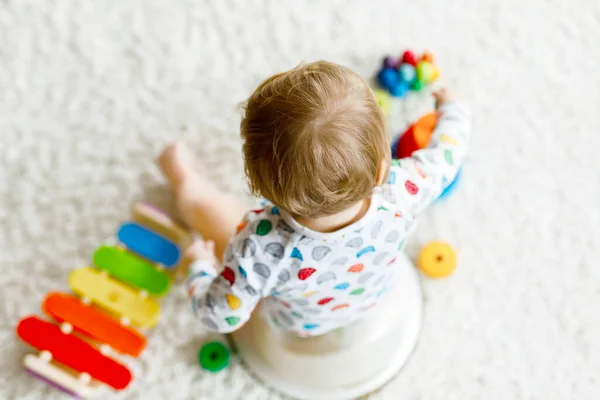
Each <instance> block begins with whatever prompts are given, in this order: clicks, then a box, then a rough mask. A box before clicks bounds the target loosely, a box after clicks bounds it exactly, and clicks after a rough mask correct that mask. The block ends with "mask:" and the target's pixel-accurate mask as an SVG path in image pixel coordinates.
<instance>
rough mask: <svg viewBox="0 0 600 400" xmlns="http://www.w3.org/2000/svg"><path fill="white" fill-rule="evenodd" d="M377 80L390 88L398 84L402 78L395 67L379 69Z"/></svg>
mask: <svg viewBox="0 0 600 400" xmlns="http://www.w3.org/2000/svg"><path fill="white" fill-rule="evenodd" d="M377 80H378V81H379V84H380V85H381V86H383V87H384V88H386V89H388V90H389V89H390V88H392V87H394V86H396V84H397V83H398V81H399V80H400V78H399V77H398V73H397V72H396V70H395V69H393V68H384V69H382V70H381V71H379V74H377Z"/></svg>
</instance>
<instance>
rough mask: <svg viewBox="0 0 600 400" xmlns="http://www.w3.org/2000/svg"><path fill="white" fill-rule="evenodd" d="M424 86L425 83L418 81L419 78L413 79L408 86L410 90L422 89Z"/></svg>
mask: <svg viewBox="0 0 600 400" xmlns="http://www.w3.org/2000/svg"><path fill="white" fill-rule="evenodd" d="M424 86H425V84H424V83H423V81H420V80H419V79H415V81H414V82H413V83H412V85H410V88H411V89H412V90H414V91H415V92H418V91H419V90H421V89H423V87H424Z"/></svg>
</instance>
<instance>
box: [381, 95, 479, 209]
mask: <svg viewBox="0 0 600 400" xmlns="http://www.w3.org/2000/svg"><path fill="white" fill-rule="evenodd" d="M434 96H435V98H436V103H437V105H438V112H439V119H438V123H437V126H436V128H435V130H434V132H433V135H432V137H431V140H430V142H429V146H428V147H426V148H424V149H421V150H418V151H415V152H414V153H413V154H412V155H411V157H407V158H402V159H400V160H392V166H391V168H390V175H389V178H388V183H389V184H392V185H395V186H396V187H397V188H398V189H399V190H396V194H398V195H399V197H400V198H399V199H397V202H398V203H400V204H403V205H404V206H405V208H406V210H407V211H409V212H410V213H411V214H413V215H415V214H417V213H418V212H419V211H421V210H423V209H424V208H425V207H427V206H428V205H429V204H431V203H432V202H433V201H434V200H435V199H436V198H437V197H438V196H439V195H440V194H441V192H442V191H443V190H444V188H445V187H446V186H447V185H449V184H450V182H452V181H453V180H454V178H455V177H456V174H457V173H458V171H459V169H460V167H461V166H462V164H463V162H464V159H465V156H466V154H467V150H468V146H469V140H470V137H471V112H470V110H469V107H468V106H467V105H465V104H462V103H459V102H455V101H449V100H448V94H447V92H446V91H445V89H442V90H441V91H439V92H436V93H434Z"/></svg>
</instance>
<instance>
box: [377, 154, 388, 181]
mask: <svg viewBox="0 0 600 400" xmlns="http://www.w3.org/2000/svg"><path fill="white" fill-rule="evenodd" d="M389 170H390V165H389V162H388V160H381V162H380V163H379V168H378V169H377V181H376V182H375V185H376V186H380V185H383V183H384V182H385V180H386V179H387V175H388V173H389Z"/></svg>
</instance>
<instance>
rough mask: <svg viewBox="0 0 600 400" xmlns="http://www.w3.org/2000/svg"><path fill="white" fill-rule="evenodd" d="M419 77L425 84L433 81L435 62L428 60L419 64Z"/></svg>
mask: <svg viewBox="0 0 600 400" xmlns="http://www.w3.org/2000/svg"><path fill="white" fill-rule="evenodd" d="M416 70H417V79H418V80H419V81H421V82H423V83H424V84H427V83H430V82H432V81H433V76H434V67H433V64H431V63H430V62H427V61H421V62H419V63H418V64H417V68H416Z"/></svg>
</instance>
